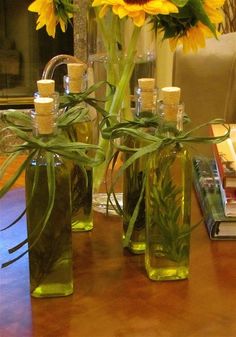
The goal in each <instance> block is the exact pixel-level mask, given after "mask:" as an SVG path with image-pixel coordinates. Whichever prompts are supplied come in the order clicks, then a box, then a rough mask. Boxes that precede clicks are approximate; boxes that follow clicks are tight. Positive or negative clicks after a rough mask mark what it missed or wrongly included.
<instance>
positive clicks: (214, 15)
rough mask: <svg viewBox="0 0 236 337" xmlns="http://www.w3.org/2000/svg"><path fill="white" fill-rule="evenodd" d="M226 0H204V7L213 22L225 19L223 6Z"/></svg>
mask: <svg viewBox="0 0 236 337" xmlns="http://www.w3.org/2000/svg"><path fill="white" fill-rule="evenodd" d="M224 2H225V0H204V3H203V7H204V9H205V11H206V14H207V15H208V17H209V19H210V20H211V22H212V23H220V22H222V21H223V15H222V11H221V7H222V6H223V4H224Z"/></svg>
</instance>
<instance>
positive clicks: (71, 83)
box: [63, 75, 86, 94]
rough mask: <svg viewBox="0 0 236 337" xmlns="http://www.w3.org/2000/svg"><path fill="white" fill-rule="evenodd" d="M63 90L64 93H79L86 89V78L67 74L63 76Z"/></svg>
mask: <svg viewBox="0 0 236 337" xmlns="http://www.w3.org/2000/svg"><path fill="white" fill-rule="evenodd" d="M63 83H64V90H65V93H66V94H79V93H80V92H82V91H84V90H85V89H86V79H85V77H84V76H83V77H82V78H76V79H74V78H71V77H70V76H68V75H65V76H64V77H63Z"/></svg>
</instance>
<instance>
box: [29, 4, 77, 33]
mask: <svg viewBox="0 0 236 337" xmlns="http://www.w3.org/2000/svg"><path fill="white" fill-rule="evenodd" d="M28 10H29V11H30V12H36V13H38V15H39V17H38V20H37V27H36V29H37V30H38V29H40V28H42V27H43V26H46V31H47V33H48V35H49V36H52V37H55V34H56V26H57V24H58V23H59V24H60V27H61V30H62V31H63V32H65V31H66V28H67V23H68V22H69V21H70V18H71V17H72V13H73V12H74V11H75V7H74V6H73V5H72V4H71V0H66V1H65V0H64V1H62V0H35V1H34V2H33V3H32V4H31V5H29V7H28Z"/></svg>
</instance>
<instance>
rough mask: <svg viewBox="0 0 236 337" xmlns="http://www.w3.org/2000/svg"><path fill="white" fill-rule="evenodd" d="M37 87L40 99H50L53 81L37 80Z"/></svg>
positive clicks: (53, 89) (53, 86) (53, 87)
mask: <svg viewBox="0 0 236 337" xmlns="http://www.w3.org/2000/svg"><path fill="white" fill-rule="evenodd" d="M37 87H38V92H39V95H40V97H51V96H52V95H53V94H54V92H55V81H54V80H38V81H37Z"/></svg>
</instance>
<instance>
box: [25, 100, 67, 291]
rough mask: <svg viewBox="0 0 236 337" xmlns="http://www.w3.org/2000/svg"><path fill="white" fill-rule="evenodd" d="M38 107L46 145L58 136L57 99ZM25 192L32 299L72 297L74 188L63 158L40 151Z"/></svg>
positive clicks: (37, 128)
mask: <svg viewBox="0 0 236 337" xmlns="http://www.w3.org/2000/svg"><path fill="white" fill-rule="evenodd" d="M34 104H35V111H32V118H33V123H34V133H35V136H36V137H37V138H39V140H40V141H41V142H44V143H47V142H50V141H53V138H54V137H55V133H56V121H55V117H56V114H55V111H54V101H53V99H52V98H37V99H35V100H34ZM48 156H50V163H51V164H50V163H49V161H48ZM48 171H51V172H54V175H55V179H53V180H54V182H55V198H54V202H53V203H52V209H51V213H50V215H49V217H48V218H47V219H45V217H46V214H47V213H48V211H47V209H48V207H49V205H50V195H51V193H49V184H48ZM50 186H53V182H51V185H50ZM25 189H26V204H27V211H26V214H27V231H28V241H29V269H30V291H31V295H32V296H33V297H55V296H67V295H70V294H72V292H73V275H72V238H71V185H70V171H69V169H68V167H67V165H66V163H65V162H64V160H63V158H61V157H60V156H59V155H57V154H52V153H50V152H46V151H45V150H43V149H40V150H38V151H37V153H36V154H35V156H34V157H33V158H32V159H31V161H30V163H29V164H28V166H27V167H26V175H25Z"/></svg>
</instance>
